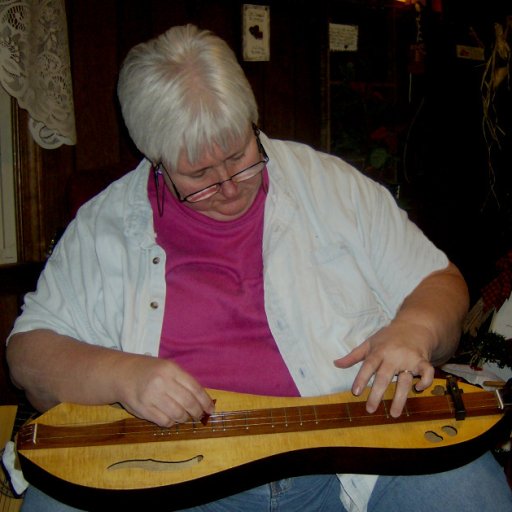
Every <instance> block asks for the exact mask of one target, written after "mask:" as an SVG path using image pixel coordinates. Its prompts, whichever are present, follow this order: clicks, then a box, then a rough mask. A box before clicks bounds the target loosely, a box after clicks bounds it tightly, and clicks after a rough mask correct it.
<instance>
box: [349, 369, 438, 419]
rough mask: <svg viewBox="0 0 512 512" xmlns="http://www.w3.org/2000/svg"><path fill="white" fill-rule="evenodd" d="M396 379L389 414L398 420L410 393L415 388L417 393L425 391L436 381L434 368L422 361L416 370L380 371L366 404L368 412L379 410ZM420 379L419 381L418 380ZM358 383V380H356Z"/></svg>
mask: <svg viewBox="0 0 512 512" xmlns="http://www.w3.org/2000/svg"><path fill="white" fill-rule="evenodd" d="M395 377H396V386H395V392H394V395H393V399H392V401H391V407H390V409H389V414H390V415H391V416H392V417H393V418H398V417H399V416H400V415H401V414H402V412H403V410H404V407H405V404H406V402H407V397H408V396H409V392H410V391H411V389H412V388H413V387H414V389H415V390H416V391H423V390H424V389H426V388H428V387H429V386H430V385H431V384H432V381H433V379H434V368H433V367H432V366H431V365H430V363H429V362H428V361H425V360H423V361H421V362H420V363H419V364H418V365H417V368H416V369H415V370H396V371H393V372H384V371H381V370H378V371H377V372H376V373H375V378H374V381H373V384H372V389H371V391H370V394H369V396H368V400H367V402H366V410H367V411H368V412H369V413H373V412H375V411H376V410H377V408H378V407H379V405H380V403H381V402H382V399H383V397H384V394H385V392H386V390H387V389H388V387H389V384H390V383H391V382H392V381H393V380H394V378H395ZM418 377H419V380H417V378H418ZM356 381H357V379H356Z"/></svg>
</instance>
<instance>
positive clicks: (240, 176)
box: [159, 135, 269, 203]
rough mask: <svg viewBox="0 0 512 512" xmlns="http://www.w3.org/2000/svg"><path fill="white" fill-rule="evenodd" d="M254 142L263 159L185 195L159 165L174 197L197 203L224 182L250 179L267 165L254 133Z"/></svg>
mask: <svg viewBox="0 0 512 512" xmlns="http://www.w3.org/2000/svg"><path fill="white" fill-rule="evenodd" d="M256 143H257V144H258V151H259V152H260V154H261V155H262V156H263V160H260V161H259V162H256V163H255V164H252V165H250V166H249V167H246V168H245V169H242V170H241V171H238V172H236V173H235V174H233V175H232V176H230V177H229V178H228V179H227V180H223V181H218V182H217V183H212V184H211V185H208V186H207V187H204V188H202V189H200V190H197V191H196V192H192V193H191V194H187V195H186V196H182V195H181V194H180V193H179V191H178V189H177V188H176V184H175V183H174V181H172V178H171V176H170V175H169V172H168V171H167V169H166V168H165V167H164V166H163V164H160V165H159V167H161V168H162V169H163V170H164V171H165V174H166V175H167V177H168V178H169V181H170V182H171V185H172V187H173V189H174V192H175V193H176V197H177V198H178V200H179V201H180V202H182V203H184V202H187V203H198V202H199V201H204V200H205V199H208V198H209V197H212V196H213V195H214V194H216V193H217V192H218V191H219V190H220V189H221V188H222V185H223V184H224V183H227V182H228V181H232V182H233V183H241V182H242V181H245V180H250V179H251V178H254V177H255V176H257V175H258V174H259V173H260V172H262V171H263V169H264V168H265V165H267V163H268V161H269V157H268V155H267V153H266V152H265V149H264V147H263V145H262V144H261V141H260V138H259V137H258V136H257V135H256Z"/></svg>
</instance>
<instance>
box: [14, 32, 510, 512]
mask: <svg viewBox="0 0 512 512" xmlns="http://www.w3.org/2000/svg"><path fill="white" fill-rule="evenodd" d="M118 94H119V98H120V102H121V107H122V112H123V117H124V119H125V122H126V125H127V127H128V130H129V132H130V135H131V137H132V138H133V140H134V142H135V143H136V145H137V146H138V148H139V149H140V151H141V152H142V153H143V154H144V155H145V157H146V158H145V159H144V161H143V162H141V164H140V165H139V167H138V168H137V169H136V170H135V171H133V172H131V173H129V174H128V175H126V176H125V177H124V178H122V179H121V180H119V181H118V182H116V183H114V184H113V185H111V186H110V187H109V188H108V189H107V190H106V191H104V192H103V193H101V194H100V195H99V196H97V197H96V198H94V199H93V200H92V201H91V202H89V203H88V204H86V205H85V206H84V207H83V208H82V209H81V210H80V211H79V213H78V215H77V218H76V219H75V221H73V222H72V223H71V224H70V226H69V228H68V229H67V231H66V233H65V235H64V236H63V238H62V240H61V242H60V243H59V245H58V247H57V248H56V250H55V251H54V253H53V255H52V257H51V259H50V260H49V261H48V263H47V266H46V269H45V271H44V273H43V275H42V277H41V279H40V282H39V284H38V289H37V291H36V293H35V294H31V295H29V296H27V297H26V306H25V310H24V313H23V314H22V316H21V317H20V318H19V319H18V321H17V323H16V325H15V327H14V330H13V333H12V336H11V338H10V342H9V345H8V361H9V365H10V370H11V374H12V379H13V381H14V382H15V383H16V384H17V385H18V386H19V387H20V388H22V389H24V390H25V392H26V394H27V396H28V398H29V399H30V400H31V402H32V403H33V404H34V405H35V406H36V407H37V408H39V409H40V410H45V409H47V408H49V407H51V406H53V405H55V404H56V403H59V402H62V401H71V402H79V403H85V404H108V403H113V402H119V403H121V404H122V405H123V406H124V407H125V408H126V409H127V410H128V411H130V412H132V413H133V414H134V415H136V416H139V417H141V418H145V419H148V420H150V421H152V422H155V423H157V424H159V425H162V426H169V425H172V424H174V423H176V422H182V421H185V420H187V419H188V418H189V417H193V418H196V419H201V418H203V416H204V415H208V414H211V413H212V412H213V410H214V403H213V400H212V398H211V397H210V396H209V395H208V393H207V392H206V391H205V388H217V389H230V390H233V391H240V392H251V393H260V394H267V395H282V396H295V395H304V396H305V395H319V394H324V393H330V392H333V391H339V390H348V389H351V390H352V391H353V393H354V394H356V395H359V394H360V393H361V392H362V390H363V388H364V387H366V386H367V385H368V384H369V383H370V382H372V390H371V393H370V395H369V398H368V400H367V405H366V407H367V410H368V411H369V412H374V411H375V410H376V408H377V406H378V404H379V403H380V401H381V398H382V395H383V393H384V391H385V390H386V388H387V387H388V385H389V383H390V382H391V381H392V380H393V379H395V377H396V378H397V388H396V393H395V395H394V398H393V402H392V406H391V411H390V412H391V415H392V416H399V415H400V414H401V412H402V410H403V407H404V404H405V401H406V396H407V393H408V391H409V390H410V389H411V386H412V383H413V377H414V376H417V377H418V379H419V380H417V381H416V382H415V387H416V388H417V389H418V390H421V389H425V388H426V387H428V386H429V385H430V384H431V382H432V379H433V374H434V370H433V365H435V364H439V363H441V362H443V361H445V360H446V359H448V358H449V357H450V355H451V354H452V353H453V351H454V350H455V347H456V344H457V340H458V337H459V333H460V325H461V322H462V319H463V317H464V315H465V312H466V310H467V304H468V297H467V290H466V286H465V284H464V280H463V278H462V277H461V275H460V273H459V272H458V270H457V269H456V268H455V267H454V265H453V264H451V263H450V262H449V261H448V259H447V258H446V256H445V255H444V254H443V253H442V252H441V251H439V250H438V249H436V248H435V247H434V246H433V245H432V244H431V243H430V242H429V241H428V240H427V239H426V238H425V237H424V235H423V234H422V233H421V232H420V231H419V230H418V228H417V227H416V226H415V225H414V224H412V223H411V222H410V221H409V220H408V219H407V217H406V215H405V214H404V212H402V211H401V210H399V209H398V208H397V206H396V204H395V202H394V200H393V199H392V197H391V196H390V195H389V194H388V193H387V191H385V189H383V188H382V187H380V186H379V185H377V184H376V183H374V182H372V181H370V180H368V179H367V178H365V177H364V176H362V175H361V174H359V173H358V172H357V171H355V170H354V169H353V168H351V167H350V166H348V165H347V164H346V163H345V162H343V161H341V160H340V159H338V158H335V157H332V156H329V155H325V154H322V153H319V152H316V151H314V150H312V149H311V148H308V147H306V146H304V145H301V144H295V143H291V142H283V141H276V140H271V139H269V138H267V137H266V136H265V135H264V134H262V133H260V131H259V130H258V128H257V122H258V114H257V107H256V102H255V99H254V95H253V93H252V90H251V88H250V86H249V84H248V82H247V79H246V77H245V76H244V74H243V72H242V70H241V68H240V66H239V64H238V63H237V61H236V59H235V57H234V55H233V53H232V51H231V50H230V49H229V48H228V46H227V45H226V44H225V43H224V42H223V41H222V40H221V39H219V38H217V37H216V36H214V35H213V34H211V33H209V32H203V31H199V30H198V29H197V28H195V27H193V26H190V25H189V26H184V27H174V28H172V29H170V30H169V31H167V32H166V33H164V34H162V35H161V36H160V37H158V38H156V39H153V40H151V41H149V42H147V43H144V44H141V45H138V46H136V47H135V48H134V49H132V50H131V52H130V53H129V55H128V56H127V58H126V61H125V63H124V64H123V68H122V70H121V74H120V80H119V86H118ZM475 481H478V482H479V485H485V486H486V488H487V491H488V492H487V493H480V492H476V490H477V489H478V487H477V486H476V485H475ZM448 482H449V483H450V485H449V486H448V485H447V483H448ZM444 486H446V491H445V492H446V494H445V496H443V498H442V500H436V499H435V498H434V496H437V495H438V494H434V491H436V493H437V491H438V489H440V488H442V487H444ZM193 498H197V496H196V497H193ZM48 500H51V499H50V498H49V497H47V496H45V495H42V494H40V493H39V492H38V491H37V490H36V489H34V488H33V487H30V488H29V490H28V491H27V498H26V500H25V506H26V509H27V510H30V507H32V509H33V510H35V509H36V508H34V507H39V508H37V510H42V507H43V505H42V503H48ZM491 501H492V503H493V508H494V510H500V507H501V510H505V509H506V508H508V507H509V506H510V504H511V503H512V502H511V497H510V490H509V489H508V488H507V486H506V482H505V479H504V476H503V474H502V472H500V468H499V466H498V465H497V464H496V463H495V461H494V459H492V457H491V456H490V455H487V456H485V457H484V458H482V459H479V460H477V461H475V462H473V463H471V464H470V465H469V466H466V467H463V468H460V469H457V470H454V471H451V472H449V473H448V474H436V475H428V476H422V477H395V478H391V477H377V476H376V475H358V476H355V475H337V476H336V475H313V476H306V477H300V478H293V479H287V480H280V481H277V482H270V483H269V484H267V485H264V486H261V487H258V488H256V489H252V490H250V491H247V492H244V493H242V494H239V495H234V496H230V497H226V498H224V499H223V500H220V501H219V502H215V503H210V504H206V505H204V508H201V510H244V511H247V510H267V509H268V508H269V507H274V506H279V507H280V509H283V510H294V511H295V510H365V509H368V510H374V511H380V510H386V511H389V510H393V509H396V510H403V509H407V508H412V507H413V506H414V508H415V509H416V510H429V511H432V510H446V508H447V507H448V506H450V507H451V508H452V509H454V510H462V507H464V510H485V509H486V507H487V506H488V505H489V503H491ZM50 503H51V507H52V508H51V509H52V510H60V508H58V507H63V508H62V510H69V509H68V508H67V507H66V506H65V505H62V504H56V503H55V502H53V501H50ZM73 504H74V505H76V506H81V504H80V503H76V502H73ZM191 504H193V502H191ZM169 507H170V508H176V504H174V505H173V504H172V503H169ZM304 507H305V508H304ZM393 507H394V508H393ZM421 507H424V508H423V509H422V508H421Z"/></svg>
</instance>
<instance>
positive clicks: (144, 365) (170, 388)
mask: <svg viewBox="0 0 512 512" xmlns="http://www.w3.org/2000/svg"><path fill="white" fill-rule="evenodd" d="M134 361H135V363H136V364H135V365H132V366H131V370H132V372H131V373H130V374H127V375H128V378H127V379H124V382H125V383H126V384H127V386H126V388H125V389H124V391H123V400H122V401H121V403H122V405H123V406H124V407H125V408H126V409H127V410H128V411H129V412H131V413H132V414H134V415H135V416H138V417H140V418H144V419H147V420H148V421H151V422H153V423H156V424H157V425H160V426H164V427H168V426H170V425H173V424H175V423H183V422H185V421H189V420H190V419H194V420H201V419H202V418H204V417H205V416H207V415H210V414H212V413H213V411H214V409H215V405H214V402H213V400H212V398H211V397H210V396H209V395H208V393H207V392H206V390H205V389H204V388H203V387H202V386H201V385H200V384H199V383H198V382H197V381H196V380H195V379H194V378H193V377H192V376H191V375H190V374H188V373H187V372H185V371H184V370H182V369H181V368H180V367H179V366H178V365H176V364H175V363H173V362H172V361H168V360H164V359H158V358H153V357H143V358H140V357H139V358H137V359H135V358H134Z"/></svg>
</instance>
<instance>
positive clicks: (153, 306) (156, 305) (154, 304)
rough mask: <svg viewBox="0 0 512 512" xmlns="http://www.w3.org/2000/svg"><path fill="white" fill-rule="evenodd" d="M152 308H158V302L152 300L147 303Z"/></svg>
mask: <svg viewBox="0 0 512 512" xmlns="http://www.w3.org/2000/svg"><path fill="white" fill-rule="evenodd" d="M149 305H150V306H151V307H152V308H153V309H158V302H156V301H153V302H151V303H150V304H149Z"/></svg>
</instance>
